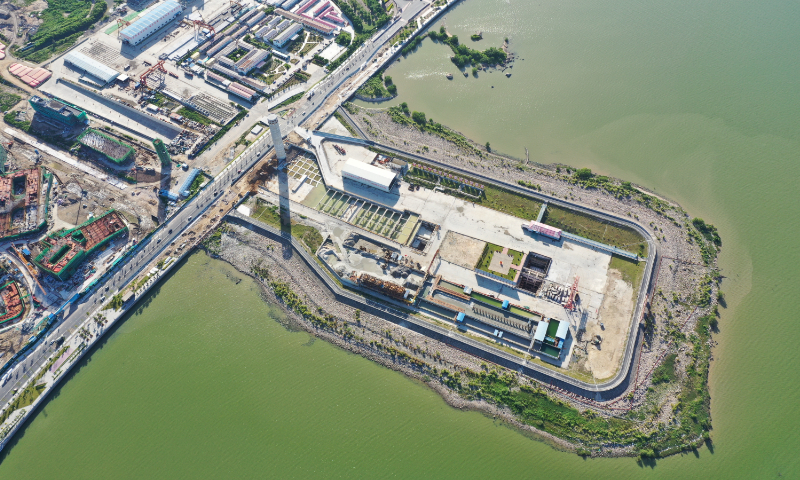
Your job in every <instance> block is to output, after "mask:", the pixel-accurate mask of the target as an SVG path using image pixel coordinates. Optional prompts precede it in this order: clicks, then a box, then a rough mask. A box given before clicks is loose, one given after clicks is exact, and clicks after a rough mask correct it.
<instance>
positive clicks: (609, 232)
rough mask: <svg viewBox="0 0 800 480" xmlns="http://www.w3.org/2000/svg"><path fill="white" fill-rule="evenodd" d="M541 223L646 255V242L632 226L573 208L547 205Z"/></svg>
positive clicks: (642, 255)
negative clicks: (618, 223) (609, 220)
mask: <svg viewBox="0 0 800 480" xmlns="http://www.w3.org/2000/svg"><path fill="white" fill-rule="evenodd" d="M533 218H535V215H534V217H533ZM542 223H546V224H547V225H551V226H553V227H556V228H560V229H561V230H564V231H565V232H569V233H572V234H574V235H580V236H581V237H584V238H588V239H589V240H594V241H597V242H601V243H605V244H608V245H613V246H615V247H618V248H621V249H623V250H627V251H629V252H631V253H636V254H638V255H639V256H641V257H646V256H647V242H646V241H645V240H644V238H642V236H641V235H639V233H638V232H636V231H635V230H633V229H632V228H628V227H623V226H621V225H617V224H614V223H610V222H607V221H605V220H602V219H600V218H597V217H592V216H589V215H586V214H584V213H580V212H577V211H575V210H569V209H566V208H562V207H557V206H554V205H548V206H547V210H545V212H544V218H542Z"/></svg>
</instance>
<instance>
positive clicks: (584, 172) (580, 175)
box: [574, 168, 594, 180]
mask: <svg viewBox="0 0 800 480" xmlns="http://www.w3.org/2000/svg"><path fill="white" fill-rule="evenodd" d="M574 175H575V178H577V179H578V180H589V179H590V178H592V177H593V176H594V174H593V173H592V171H591V170H589V169H588V168H579V169H577V170H575V174H574Z"/></svg>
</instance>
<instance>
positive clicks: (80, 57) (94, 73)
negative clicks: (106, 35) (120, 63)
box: [64, 50, 119, 85]
mask: <svg viewBox="0 0 800 480" xmlns="http://www.w3.org/2000/svg"><path fill="white" fill-rule="evenodd" d="M64 63H66V64H67V65H69V66H70V67H72V68H74V69H75V70H78V71H79V72H81V73H83V74H84V75H89V76H90V77H93V78H94V79H95V80H97V83H99V84H100V85H107V84H109V83H111V82H113V81H114V80H116V79H117V77H118V76H119V72H118V71H116V70H114V69H113V68H111V67H109V66H108V65H105V64H103V63H100V62H98V61H97V60H95V59H93V58H91V57H88V56H86V55H84V54H82V53H81V52H77V51H74V50H73V51H71V52H69V53H68V54H66V55H64Z"/></svg>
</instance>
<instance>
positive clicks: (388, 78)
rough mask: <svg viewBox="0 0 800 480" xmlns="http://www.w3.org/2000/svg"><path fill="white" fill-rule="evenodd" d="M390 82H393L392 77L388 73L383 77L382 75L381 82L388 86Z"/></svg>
mask: <svg viewBox="0 0 800 480" xmlns="http://www.w3.org/2000/svg"><path fill="white" fill-rule="evenodd" d="M392 83H393V82H392V77H390V76H389V75H386V76H385V77H383V84H384V85H386V86H387V87H388V86H389V85H391V84H392Z"/></svg>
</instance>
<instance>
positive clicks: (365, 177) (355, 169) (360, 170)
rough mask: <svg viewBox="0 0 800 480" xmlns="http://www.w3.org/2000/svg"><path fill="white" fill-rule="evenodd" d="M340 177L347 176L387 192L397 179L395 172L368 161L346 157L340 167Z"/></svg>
mask: <svg viewBox="0 0 800 480" xmlns="http://www.w3.org/2000/svg"><path fill="white" fill-rule="evenodd" d="M342 178H349V179H350V180H353V181H355V182H359V183H363V184H364V185H368V186H370V187H374V188H377V189H378V190H382V191H384V192H388V191H389V190H391V189H392V185H393V184H394V182H395V180H396V179H397V174H396V173H394V172H392V171H389V170H386V169H383V168H378V167H375V166H372V165H370V164H368V163H364V162H359V161H358V160H354V159H352V158H348V159H347V162H345V164H344V166H343V167H342Z"/></svg>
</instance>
